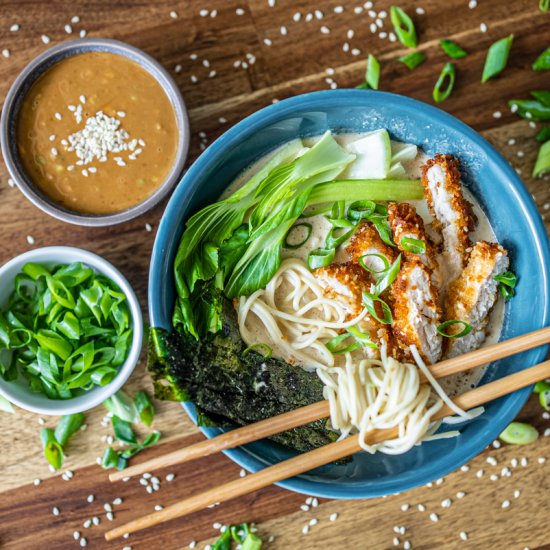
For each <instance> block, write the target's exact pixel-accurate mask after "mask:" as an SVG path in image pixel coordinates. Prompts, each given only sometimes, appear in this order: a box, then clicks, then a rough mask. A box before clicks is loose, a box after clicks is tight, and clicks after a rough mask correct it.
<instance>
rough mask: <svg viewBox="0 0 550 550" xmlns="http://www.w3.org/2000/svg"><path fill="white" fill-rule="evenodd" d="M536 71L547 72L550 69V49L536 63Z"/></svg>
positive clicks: (534, 66)
mask: <svg viewBox="0 0 550 550" xmlns="http://www.w3.org/2000/svg"><path fill="white" fill-rule="evenodd" d="M532 67H533V70H534V71H547V70H548V69H550V48H546V49H545V50H544V51H543V52H542V53H541V54H540V55H539V56H538V57H537V58H536V59H535V61H534V63H533V65H532Z"/></svg>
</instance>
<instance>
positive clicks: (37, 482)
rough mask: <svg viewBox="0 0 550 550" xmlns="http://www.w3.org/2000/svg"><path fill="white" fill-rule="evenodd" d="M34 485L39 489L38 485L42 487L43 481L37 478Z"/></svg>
mask: <svg viewBox="0 0 550 550" xmlns="http://www.w3.org/2000/svg"><path fill="white" fill-rule="evenodd" d="M33 483H34V484H35V485H36V486H37V487H38V485H40V484H41V483H42V480H40V479H38V478H36V479H35V480H34V481H33Z"/></svg>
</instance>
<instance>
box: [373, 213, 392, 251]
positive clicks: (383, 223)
mask: <svg viewBox="0 0 550 550" xmlns="http://www.w3.org/2000/svg"><path fill="white" fill-rule="evenodd" d="M369 221H370V222H371V223H372V224H373V225H374V227H375V229H376V231H378V235H380V238H381V239H382V241H384V243H386V244H387V245H389V246H395V243H394V242H393V239H392V234H391V229H390V226H389V225H388V215H387V214H373V215H371V216H370V217H369Z"/></svg>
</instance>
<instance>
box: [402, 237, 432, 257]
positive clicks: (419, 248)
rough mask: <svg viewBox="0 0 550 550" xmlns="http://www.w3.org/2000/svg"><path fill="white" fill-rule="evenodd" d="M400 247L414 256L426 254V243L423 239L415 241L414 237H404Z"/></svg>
mask: <svg viewBox="0 0 550 550" xmlns="http://www.w3.org/2000/svg"><path fill="white" fill-rule="evenodd" d="M399 246H400V247H401V248H402V249H403V250H404V251H405V252H411V253H412V254H424V253H425V252H426V243H425V241H423V240H421V239H413V238H412V237H403V238H402V239H401V242H400V243H399Z"/></svg>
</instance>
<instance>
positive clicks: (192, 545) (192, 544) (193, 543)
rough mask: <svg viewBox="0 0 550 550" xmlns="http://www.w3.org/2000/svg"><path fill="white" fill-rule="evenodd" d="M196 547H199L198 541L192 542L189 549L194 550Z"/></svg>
mask: <svg viewBox="0 0 550 550" xmlns="http://www.w3.org/2000/svg"><path fill="white" fill-rule="evenodd" d="M195 546H197V541H195V540H192V541H191V542H190V543H189V548H191V550H192V549H193V548H195Z"/></svg>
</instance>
